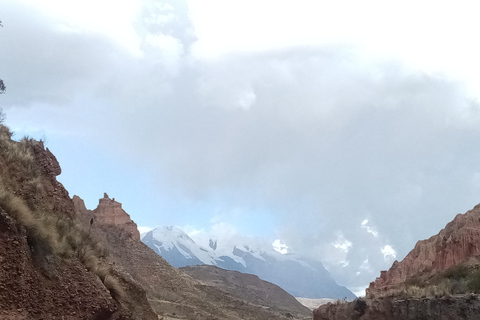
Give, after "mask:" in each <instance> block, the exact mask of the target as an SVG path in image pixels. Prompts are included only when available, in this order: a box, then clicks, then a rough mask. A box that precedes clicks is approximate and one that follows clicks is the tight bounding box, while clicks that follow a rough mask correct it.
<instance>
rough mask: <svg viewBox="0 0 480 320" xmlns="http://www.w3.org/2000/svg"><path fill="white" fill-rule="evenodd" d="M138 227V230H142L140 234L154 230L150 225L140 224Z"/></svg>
mask: <svg viewBox="0 0 480 320" xmlns="http://www.w3.org/2000/svg"><path fill="white" fill-rule="evenodd" d="M137 229H138V232H140V234H143V233H147V232H149V231H151V230H153V229H154V228H152V227H148V226H139V227H137Z"/></svg>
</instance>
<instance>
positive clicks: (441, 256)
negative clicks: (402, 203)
mask: <svg viewBox="0 0 480 320" xmlns="http://www.w3.org/2000/svg"><path fill="white" fill-rule="evenodd" d="M479 255H480V205H477V206H475V208H473V209H472V210H470V211H468V212H467V213H465V214H458V215H457V216H456V217H455V218H454V219H453V221H451V222H450V223H448V224H447V226H446V227H445V228H444V229H442V230H441V231H440V232H439V233H438V234H437V235H435V236H432V237H431V238H429V239H427V240H422V241H419V242H417V244H416V245H415V248H414V249H413V250H412V251H410V252H409V253H408V255H407V256H406V257H405V258H404V259H403V260H402V261H400V262H398V261H395V262H394V263H393V265H392V267H391V268H390V269H389V270H388V271H382V272H381V274H380V277H378V278H377V279H376V280H375V281H374V282H372V283H370V286H369V288H368V289H367V296H368V295H371V294H375V293H377V292H379V291H380V292H381V291H386V290H388V289H391V288H394V287H395V286H398V285H399V284H402V283H403V282H405V281H406V280H407V279H410V278H412V277H419V276H421V277H425V278H426V277H429V276H432V275H434V274H437V273H439V272H441V271H444V270H447V269H448V268H450V267H452V266H455V265H458V264H461V263H463V262H465V261H467V260H468V259H469V258H471V257H474V256H479Z"/></svg>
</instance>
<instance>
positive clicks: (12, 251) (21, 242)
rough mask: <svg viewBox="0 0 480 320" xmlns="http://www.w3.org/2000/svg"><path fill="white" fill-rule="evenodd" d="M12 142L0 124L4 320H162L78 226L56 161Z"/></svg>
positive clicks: (39, 148) (26, 142)
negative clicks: (60, 178) (58, 177)
mask: <svg viewBox="0 0 480 320" xmlns="http://www.w3.org/2000/svg"><path fill="white" fill-rule="evenodd" d="M10 138H11V133H10V132H9V130H8V128H6V127H5V126H2V125H0V319H28V320H30V319H32V320H36V319H86V320H88V319H105V320H113V319H115V320H119V319H125V320H127V319H149V320H153V319H157V316H156V315H155V313H154V312H153V310H152V309H151V307H150V305H149V304H148V300H147V298H146V295H145V291H144V290H143V288H142V287H140V286H138V285H137V284H136V283H134V282H132V280H131V279H129V277H128V275H127V274H125V273H124V272H122V271H121V270H120V269H119V268H118V267H117V266H115V265H113V264H112V263H111V262H109V261H108V260H106V255H107V253H106V251H102V250H100V247H99V246H97V244H96V242H95V239H93V238H91V235H90V234H89V232H88V231H86V230H87V229H85V228H83V227H82V225H81V223H80V222H79V221H78V220H77V219H76V213H75V211H74V203H73V201H72V200H71V199H70V197H69V195H68V192H67V191H66V190H65V188H64V187H63V185H62V184H61V183H60V182H58V181H57V180H56V176H57V175H58V174H60V172H61V170H60V166H59V164H58V161H57V160H56V159H55V157H54V156H53V154H52V153H51V152H50V151H49V150H48V149H44V146H43V144H42V143H41V142H38V141H35V140H32V139H27V138H25V139H22V140H21V141H19V142H17V141H13V140H11V139H10ZM135 286H137V287H136V288H135ZM137 305H138V306H140V307H141V308H142V310H139V308H138V307H136V306H137Z"/></svg>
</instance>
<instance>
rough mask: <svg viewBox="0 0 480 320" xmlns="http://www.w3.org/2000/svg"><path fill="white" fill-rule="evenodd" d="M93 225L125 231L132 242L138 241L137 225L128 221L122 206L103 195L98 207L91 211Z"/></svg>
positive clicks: (130, 220)
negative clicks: (114, 227) (104, 225)
mask: <svg viewBox="0 0 480 320" xmlns="http://www.w3.org/2000/svg"><path fill="white" fill-rule="evenodd" d="M93 216H94V223H99V224H106V225H114V226H117V227H119V228H121V229H123V230H125V231H127V232H128V233H129V234H130V235H131V237H132V238H133V239H134V240H137V241H140V232H139V231H138V228H137V224H136V223H135V222H133V221H132V219H130V215H129V214H128V213H126V212H125V211H124V210H123V209H122V204H121V203H120V202H117V201H115V198H113V199H110V198H109V197H108V195H107V194H106V193H105V194H104V197H103V198H101V199H100V201H99V204H98V207H97V208H96V209H95V210H93Z"/></svg>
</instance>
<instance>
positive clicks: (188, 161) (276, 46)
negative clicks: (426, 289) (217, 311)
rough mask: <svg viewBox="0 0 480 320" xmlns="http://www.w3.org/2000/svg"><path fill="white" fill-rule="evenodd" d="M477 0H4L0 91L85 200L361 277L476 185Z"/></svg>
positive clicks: (18, 122)
mask: <svg viewBox="0 0 480 320" xmlns="http://www.w3.org/2000/svg"><path fill="white" fill-rule="evenodd" d="M476 12H478V8H477V4H476V3H475V1H455V2H451V1H415V2H414V1H408V0H407V1H384V0H383V1H373V0H367V1H351V0H348V1H347V0H340V1H334V2H332V1H321V0H319V1H306V0H297V1H284V0H276V1H273V0H256V1H252V0H242V1H239V0H202V1H198V0H183V1H182V0H158V1H156V0H125V1H113V0H95V1H93V0H82V1H77V0H70V1H58V0H15V1H12V0H0V21H2V24H3V28H0V78H1V79H3V80H4V82H5V85H6V86H7V90H6V94H3V95H1V96H0V107H2V108H3V110H4V112H5V113H6V114H7V120H6V124H7V125H8V126H9V127H10V128H11V129H12V130H13V131H14V132H15V136H14V137H15V138H17V139H20V138H22V137H23V136H24V135H29V136H31V137H34V138H37V139H43V140H44V141H46V145H47V147H48V148H49V149H50V150H51V151H52V152H53V153H54V154H55V155H56V157H57V159H58V160H59V162H60V165H61V167H62V174H61V175H60V176H59V177H58V180H59V181H60V182H62V183H63V184H64V186H65V187H66V188H67V190H68V191H69V193H70V195H71V196H73V195H75V194H76V195H79V196H80V197H81V198H83V199H84V200H85V202H86V205H87V207H88V208H90V209H94V208H95V207H96V205H97V203H98V199H99V198H101V197H103V193H104V192H107V193H108V194H109V195H110V197H115V199H116V200H117V201H120V202H121V203H122V204H123V208H124V209H125V210H126V211H127V212H128V213H129V214H130V215H131V217H132V219H133V220H134V221H135V222H136V223H137V224H138V225H139V226H141V227H142V230H144V229H145V228H153V227H156V226H162V225H176V226H179V227H180V228H182V229H184V230H185V231H187V232H189V233H190V234H196V233H197V234H198V233H199V232H223V233H229V234H238V235H242V236H251V237H262V238H264V239H267V240H268V241H271V242H272V243H273V242H274V243H275V244H276V246H282V248H283V249H284V250H285V248H287V247H288V249H286V250H287V251H289V252H295V253H297V254H301V255H306V256H308V257H311V258H315V259H317V260H319V261H321V262H322V263H323V264H324V265H325V267H326V268H327V269H328V270H330V272H331V273H332V275H333V277H334V278H335V279H336V281H337V282H338V283H340V284H342V285H346V286H347V287H348V288H349V289H351V290H352V291H353V292H355V293H362V292H363V290H364V289H365V287H366V286H367V285H368V283H369V282H370V281H373V280H374V279H375V277H377V276H379V274H380V270H386V269H388V268H389V267H390V266H391V264H392V263H393V261H394V260H395V259H399V260H401V259H402V258H403V257H405V255H406V254H407V253H408V252H409V251H410V250H411V249H412V248H413V247H414V245H415V243H416V242H417V241H418V240H421V239H425V238H428V237H430V236H432V235H434V234H436V233H438V232H439V231H440V229H442V228H443V227H444V226H445V224H446V223H448V222H449V221H451V220H452V219H453V218H454V216H455V215H456V214H457V213H463V212H466V211H467V210H469V209H471V208H472V207H473V206H474V205H476V204H477V203H479V202H480V146H479V145H478V141H479V139H480V126H479V124H480V104H479V98H480V72H479V71H480V70H479V67H478V57H479V56H480V46H478V43H477V41H475V39H476V38H477V34H476V33H477V30H479V29H480V20H478V19H477V17H476V15H475V14H476Z"/></svg>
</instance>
